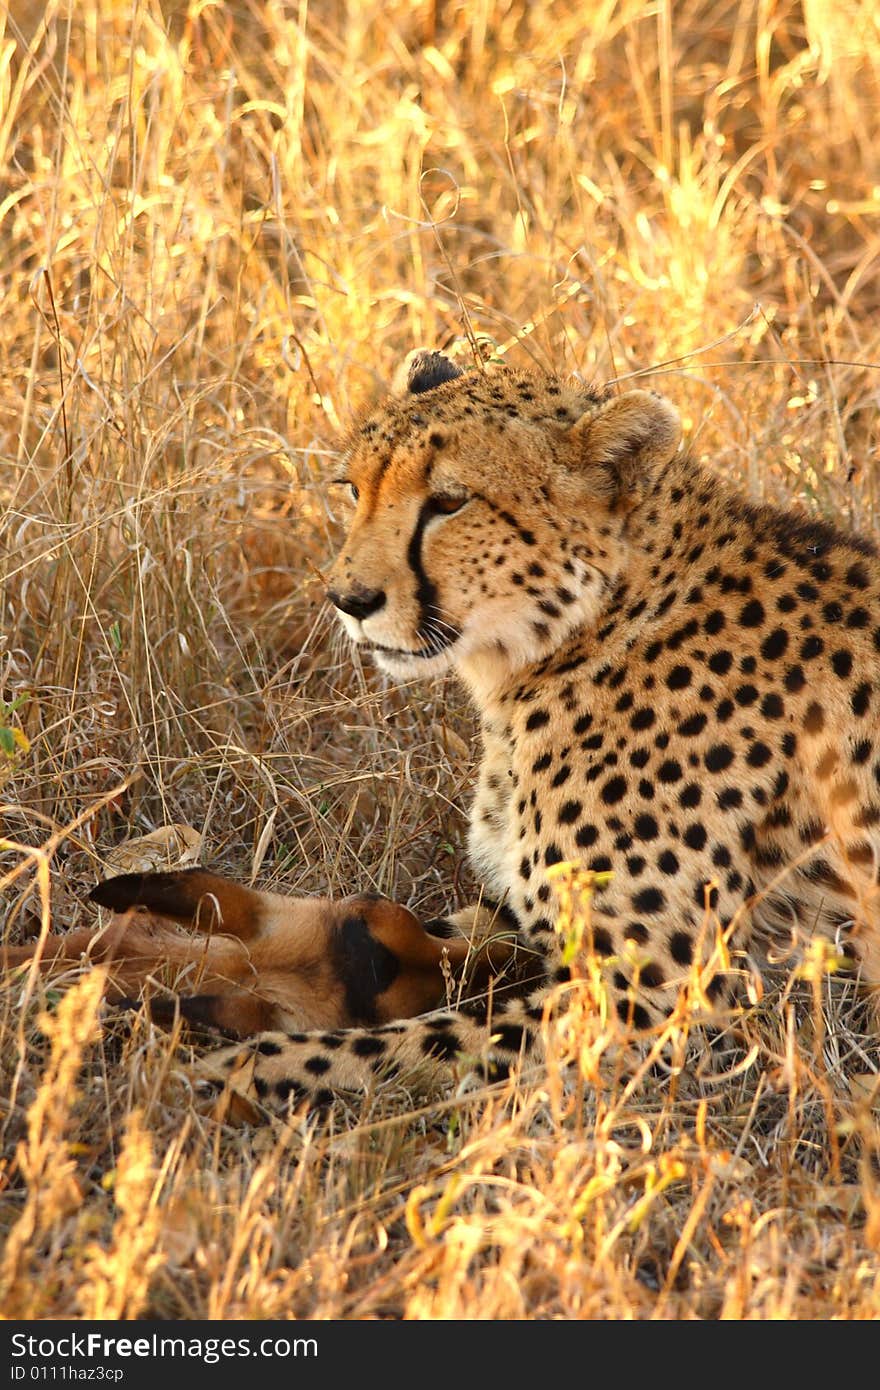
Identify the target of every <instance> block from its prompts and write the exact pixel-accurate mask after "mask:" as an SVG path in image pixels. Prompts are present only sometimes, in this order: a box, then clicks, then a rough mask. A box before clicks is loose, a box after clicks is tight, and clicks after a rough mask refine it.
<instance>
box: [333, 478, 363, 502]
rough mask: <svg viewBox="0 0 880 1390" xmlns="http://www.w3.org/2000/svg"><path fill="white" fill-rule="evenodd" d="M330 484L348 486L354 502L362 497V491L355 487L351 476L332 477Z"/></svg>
mask: <svg viewBox="0 0 880 1390" xmlns="http://www.w3.org/2000/svg"><path fill="white" fill-rule="evenodd" d="M330 486H331V487H347V488H348V495H349V497H350V498H351V500H352V502H356V501H357V500H358V498H359V497H360V493H359V492H358V490H357V488H356V487H355V485H354V483H353V482H352V481H351V479H350V478H331V479H330Z"/></svg>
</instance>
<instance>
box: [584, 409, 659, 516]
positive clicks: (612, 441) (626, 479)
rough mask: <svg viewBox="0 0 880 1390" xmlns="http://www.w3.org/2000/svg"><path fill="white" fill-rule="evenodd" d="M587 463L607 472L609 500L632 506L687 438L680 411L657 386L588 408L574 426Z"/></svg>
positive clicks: (623, 506) (618, 505)
mask: <svg viewBox="0 0 880 1390" xmlns="http://www.w3.org/2000/svg"><path fill="white" fill-rule="evenodd" d="M569 438H570V439H571V441H572V443H574V444H575V445H576V447H577V450H578V454H579V461H580V464H581V466H582V467H583V466H586V467H588V468H590V469H592V468H594V467H598V468H600V469H601V470H602V471H603V473H604V474H605V478H606V479H607V485H606V486H605V487H603V488H602V489H601V491H602V492H603V494H604V493H605V492H606V491H607V494H608V501H609V502H610V503H611V505H612V506H614V507H615V508H617V509H618V510H620V511H630V510H631V509H632V508H633V507H635V506H637V505H638V503H639V502H640V501H641V500H642V498H643V497H644V496H645V494H646V492H647V491H648V489H649V487H650V486H651V484H652V483H653V482H654V479H655V478H656V477H657V474H658V473H659V472H660V470H661V469H662V468H663V467H664V466H665V465H666V464H667V463H668V462H669V460H670V459H671V458H672V456H673V454H674V453H675V452H676V450H677V449H678V446H679V443H680V441H681V420H680V419H679V415H678V411H677V410H676V409H675V407H674V406H673V405H671V404H670V402H669V401H667V400H665V399H664V398H663V397H662V396H655V395H654V393H653V392H651V391H627V392H625V393H624V395H622V396H613V397H611V399H610V400H608V401H605V402H604V403H603V404H602V405H600V406H599V407H598V409H597V410H593V411H588V412H587V413H586V414H584V415H582V416H581V418H580V419H579V420H578V421H577V423H576V424H574V425H573V426H572V428H571V430H570V431H569Z"/></svg>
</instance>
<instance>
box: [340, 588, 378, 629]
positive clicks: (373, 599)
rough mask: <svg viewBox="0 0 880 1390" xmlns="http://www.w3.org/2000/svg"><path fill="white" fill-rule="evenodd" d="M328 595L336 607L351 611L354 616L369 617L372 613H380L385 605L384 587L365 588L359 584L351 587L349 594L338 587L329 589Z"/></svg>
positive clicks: (343, 610)
mask: <svg viewBox="0 0 880 1390" xmlns="http://www.w3.org/2000/svg"><path fill="white" fill-rule="evenodd" d="M327 597H328V599H329V600H330V602H331V603H332V604H333V606H334V608H339V609H341V611H342V612H343V613H350V614H351V616H352V617H353V618H360V619H361V620H362V621H363V619H364V618H369V616H370V614H371V613H378V611H379V609H380V608H382V607H384V605H385V591H384V589H364V588H362V587H360V586H359V585H358V586H356V587H355V588H353V589H351V590H350V591H349V592H348V593H347V594H341V593H340V592H339V590H338V589H328V590H327Z"/></svg>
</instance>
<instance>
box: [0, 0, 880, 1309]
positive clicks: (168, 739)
mask: <svg viewBox="0 0 880 1390" xmlns="http://www.w3.org/2000/svg"><path fill="white" fill-rule="evenodd" d="M878 148H880V21H878V16H877V10H876V6H875V5H874V4H873V3H871V0H834V3H831V0H804V2H803V3H802V4H801V3H795V2H794V0H752V3H750V2H749V0H745V2H744V3H743V2H742V0H712V3H709V0H676V3H675V4H672V2H671V0H655V3H653V4H650V5H647V4H643V3H639V2H637V0H583V2H582V3H580V4H578V3H576V0H557V2H556V3H549V4H546V5H531V4H529V3H527V0H475V2H474V3H471V4H468V5H448V4H447V5H437V4H436V3H434V0H421V2H420V3H414V4H407V3H403V0H357V3H354V0H352V3H343V0H311V3H310V2H309V0H266V2H265V3H257V0H250V2H248V0H235V2H234V3H227V4H220V3H212V0H198V3H197V0H192V2H191V3H190V4H188V5H187V4H185V3H179V4H177V3H171V0H169V3H162V4H160V3H159V0H125V3H121V0H83V3H73V0H67V3H65V0H60V3H55V2H54V0H49V3H48V4H46V5H45V6H43V5H37V4H27V3H13V4H12V6H11V8H10V9H9V10H6V11H4V10H2V9H0V324H2V333H0V508H2V512H0V515H2V531H0V701H2V704H0V802H2V804H0V892H2V894H3V900H4V904H5V906H6V908H7V909H8V912H7V917H8V920H7V928H6V929H7V931H8V933H9V934H10V937H11V938H12V939H16V940H17V939H22V938H26V937H28V936H29V935H34V934H35V933H37V932H38V931H39V930H41V929H43V930H47V929H48V928H49V926H50V925H51V926H52V928H53V929H56V930H57V929H64V928H65V927H67V926H72V925H75V924H76V923H77V922H80V921H82V920H84V912H83V909H82V908H81V907H80V905H79V904H80V900H81V898H82V896H83V894H84V892H85V891H86V890H87V889H88V887H89V886H90V885H91V884H92V883H93V882H94V879H95V877H96V875H97V874H100V873H101V871H102V862H103V859H104V856H105V855H106V854H107V852H108V851H109V850H110V849H111V848H112V847H113V846H114V845H117V844H118V843H119V842H120V841H122V840H123V839H125V838H126V837H127V836H135V835H140V834H144V833H146V832H148V831H151V830H153V829H156V828H158V827H160V826H163V825H167V824H171V823H174V822H186V823H190V824H192V825H195V826H196V827H197V828H198V829H199V830H200V831H203V833H204V842H205V847H206V849H205V855H206V858H207V860H208V861H209V862H211V863H213V864H215V865H218V866H220V867H222V868H224V869H225V870H226V871H227V872H229V873H231V874H233V875H237V876H239V877H241V878H243V879H245V880H249V881H250V880H253V881H257V882H259V883H260V884H263V885H267V886H283V887H285V888H286V889H287V890H289V891H293V892H318V891H327V890H330V891H331V892H334V893H341V892H345V891H351V890H352V889H354V888H368V887H375V888H377V889H379V890H381V891H383V892H386V893H390V894H394V895H395V896H397V897H399V898H401V899H402V900H404V901H407V902H409V903H410V904H411V905H412V906H413V907H414V909H415V910H417V911H424V912H426V913H428V914H429V915H434V914H436V913H437V912H438V911H440V910H442V909H443V908H448V907H449V906H450V904H451V903H452V902H464V901H466V900H467V898H468V896H469V894H470V893H471V891H472V887H473V885H472V884H471V883H470V880H469V876H468V870H467V868H466V865H465V856H464V829H465V810H466V806H467V801H468V794H469V788H470V785H471V778H472V772H473V727H472V723H471V718H470V714H469V712H468V710H467V709H466V707H465V705H464V702H463V698H462V696H461V694H460V692H459V691H458V689H457V688H456V687H455V686H454V685H453V684H451V683H449V684H441V685H436V686H433V687H431V688H419V689H418V690H417V691H416V692H415V693H416V698H415V699H414V700H412V699H410V698H409V696H408V693H407V692H405V691H399V690H394V689H385V688H384V686H383V684H382V683H381V681H380V680H378V679H377V678H376V676H375V674H374V673H372V672H370V671H362V670H361V669H360V668H359V667H357V666H356V665H353V658H352V656H351V654H350V653H349V652H348V651H347V650H346V649H345V647H344V645H343V644H342V643H341V642H340V641H339V640H338V639H337V638H336V637H335V636H334V631H333V628H332V625H331V624H330V621H329V618H328V616H327V613H326V610H325V609H324V608H323V607H322V606H321V579H320V575H321V569H322V566H324V565H325V564H326V561H327V558H328V556H329V555H330V553H331V552H332V550H333V547H334V545H335V544H336V543H337V542H338V539H339V531H338V526H337V523H336V520H335V518H334V514H333V511H332V507H331V504H330V502H329V501H328V500H327V497H326V495H325V491H324V481H325V479H326V477H327V476H328V473H329V472H330V471H331V469H332V464H333V460H334V456H335V453H336V451H337V449H338V441H339V436H340V432H341V431H342V430H344V428H345V425H346V422H347V421H349V420H350V419H351V417H352V415H353V414H354V413H355V412H356V411H357V410H358V409H359V408H360V406H361V405H362V404H363V403H365V402H366V401H368V400H369V399H371V398H372V397H373V396H374V395H375V394H376V393H377V392H378V391H379V389H380V388H381V384H382V383H383V382H384V381H385V380H387V379H388V377H389V375H390V374H391V372H392V370H393V367H394V365H395V363H396V361H397V360H398V359H399V358H400V357H401V356H402V355H403V354H404V353H405V352H406V351H407V350H408V349H409V348H410V347H412V346H413V345H414V344H419V343H429V344H435V345H446V344H449V343H453V342H455V341H456V340H459V341H460V342H462V343H464V344H465V345H466V343H467V340H468V339H471V340H472V339H473V338H474V337H475V336H477V337H481V338H484V339H487V340H488V341H489V342H490V343H491V344H492V345H493V346H494V349H495V350H496V351H498V352H501V353H503V355H504V356H505V357H506V358H507V359H508V360H509V361H511V362H514V363H517V364H520V365H522V364H528V363H534V364H536V365H537V366H539V367H547V366H551V365H552V366H553V367H555V368H556V369H557V370H562V371H578V372H581V373H583V374H584V375H585V376H587V377H590V378H598V379H600V380H603V381H605V380H610V379H613V378H627V377H632V376H633V375H636V374H638V375H644V376H645V379H646V380H647V381H648V383H649V384H650V385H651V386H653V387H655V388H657V389H662V390H663V391H665V392H666V393H668V394H669V395H670V396H672V397H673V398H674V399H675V401H676V402H677V403H678V405H679V406H680V408H681V411H682V414H683V417H684V419H685V422H686V430H687V435H688V437H689V440H690V443H691V446H692V447H693V448H694V449H695V451H696V452H697V453H698V454H699V455H700V456H701V457H705V458H707V459H709V460H711V462H712V463H713V464H714V466H716V467H717V468H719V469H722V470H725V471H728V472H730V473H733V474H736V475H738V476H739V477H740V478H741V480H742V482H743V485H744V486H746V487H747V488H748V489H750V491H751V492H752V494H753V495H755V496H767V497H771V498H777V499H787V498H794V499H796V501H797V502H798V503H800V504H801V505H803V506H805V507H806V508H808V509H809V510H811V511H813V512H816V513H821V514H822V515H826V516H830V517H834V518H839V519H840V520H842V521H843V522H845V523H852V524H854V525H857V526H860V527H863V528H870V527H871V526H872V525H873V523H874V519H875V515H876V509H877V487H878V470H877V467H876V457H877V419H878V414H877V399H878V389H880V375H878V371H877V363H878V360H880V359H878V346H880V343H878V339H880V314H878V307H880V292H878V290H880V285H878V275H880V224H878V214H880V165H878V160H877V153H876V152H877V150H878ZM574 887H576V885H575V886H574ZM572 891H573V890H572ZM567 912H568V916H567V917H566V919H565V921H564V922H563V926H564V927H565V928H566V929H567V930H569V931H571V932H574V933H575V934H576V932H577V927H578V923H579V922H581V921H582V918H583V908H582V905H581V906H579V905H578V903H577V894H576V892H574V896H573V897H571V898H570V901H569V905H568V908H567ZM78 975H79V972H78V971H77V970H71V972H70V976H69V979H68V980H67V981H66V982H62V983H61V984H60V985H59V984H57V983H56V984H53V986H52V987H51V988H46V987H44V986H41V985H40V984H39V983H37V982H34V981H31V980H29V979H28V978H27V977H24V978H16V979H14V980H12V981H9V982H7V984H6V986H5V988H4V990H3V994H2V997H0V1026H2V1030H3V1037H2V1050H0V1058H2V1062H0V1065H2V1072H3V1096H4V1102H3V1106H2V1113H0V1123H2V1132H3V1167H2V1189H0V1228H2V1231H3V1236H4V1251H3V1254H2V1259H0V1288H2V1308H0V1311H2V1312H3V1313H5V1314H6V1315H7V1316H17V1317H29V1318H47V1317H100V1316H107V1317H135V1316H150V1317H154V1318H170V1317H178V1318H192V1317H211V1318H226V1317H229V1318H232V1317H235V1318H242V1317H254V1316H262V1317H283V1316H300V1317H307V1316H311V1317H349V1318H351V1317H379V1316H382V1317H386V1316H395V1317H396V1316H406V1317H431V1318H437V1317H471V1318H472V1317H478V1318H514V1317H565V1318H588V1317H615V1318H618V1317H620V1318H623V1317H651V1316H656V1317H707V1318H715V1317H727V1318H762V1317H791V1318H797V1317H816V1316H818V1317H824V1316H835V1317H868V1316H876V1315H877V1314H878V1313H880V1283H878V1269H880V1266H878V1247H880V1176H878V1172H880V1170H878V1165H877V1116H876V1104H877V1102H876V1096H877V1086H876V1079H877V1072H878V1053H877V1046H876V1038H874V1037H872V1036H870V1034H869V1033H868V1032H866V1028H865V1020H864V1018H863V1016H862V1014H861V1013H860V1010H859V1006H858V1002H857V1000H856V999H855V998H854V992H853V990H852V988H851V987H850V986H848V985H846V984H843V983H841V982H840V981H838V980H837V979H835V978H834V977H833V976H832V975H830V974H829V973H828V972H827V971H826V970H825V968H824V965H823V962H822V960H821V959H819V958H818V957H817V958H816V959H815V960H814V961H812V962H808V963H807V966H806V968H804V969H802V970H801V971H800V972H799V973H798V972H795V971H792V970H791V968H790V965H786V963H784V962H783V963H782V964H781V965H780V966H779V969H778V978H776V979H775V980H773V981H772V982H771V985H772V988H771V989H770V990H769V991H768V994H767V996H766V997H765V999H763V1000H760V999H756V1000H755V1001H754V1002H753V1004H752V1005H751V1006H749V1007H748V1008H746V1009H745V1010H744V1011H743V1013H742V1014H741V1015H740V1016H739V1017H737V1018H735V1019H734V1020H732V1021H731V1022H730V1024H729V1026H728V1027H727V1029H726V1031H725V1033H724V1036H723V1037H722V1038H721V1040H720V1042H719V1043H718V1044H717V1046H716V1047H715V1048H714V1049H713V1050H712V1051H711V1053H709V1052H707V1049H706V1043H705V1039H704V1038H701V1036H700V1035H699V1033H696V1032H695V1033H693V1034H691V1032H690V1028H689V1023H688V1018H687V1013H686V1012H685V1013H684V1014H683V1015H682V1017H681V1018H680V1020H679V1021H678V1023H677V1025H676V1030H675V1036H674V1038H673V1044H674V1046H673V1049H672V1062H671V1063H670V1062H668V1061H667V1062H661V1061H657V1062H656V1064H654V1065H650V1064H645V1063H644V1061H642V1062H638V1061H637V1062H636V1064H635V1067H634V1068H633V1067H632V1066H626V1065H624V1062H623V1061H621V1060H620V1059H615V1057H614V1055H613V1054H612V1053H611V1051H610V1049H609V1038H608V1036H607V1035H606V1034H605V1033H604V1031H603V1029H602V1026H601V1015H600V1013H598V1012H597V1010H596V1008H595V1007H594V1004H595V992H596V982H595V980H594V979H593V978H592V976H591V974H590V971H589V968H588V966H585V967H578V968H576V969H575V972H574V977H573V981H572V984H571V985H570V986H568V987H566V988H564V989H563V990H562V991H561V992H560V994H561V997H560V1000H559V1007H558V1010H557V1011H555V1012H554V1015H553V1018H552V1019H550V1020H548V1049H549V1058H550V1060H549V1064H548V1068H547V1071H546V1074H544V1075H541V1076H538V1077H537V1078H536V1077H528V1076H524V1077H522V1078H520V1079H514V1080H512V1081H510V1082H508V1083H505V1084H504V1085H501V1086H495V1087H489V1088H486V1087H482V1086H480V1085H478V1084H477V1082H476V1080H475V1079H474V1078H473V1077H468V1075H467V1068H466V1066H463V1068H462V1075H461V1077H460V1084H459V1085H458V1087H457V1089H455V1091H454V1092H453V1093H452V1094H445V1095H441V1096H439V1097H437V1096H431V1095H428V1096H425V1095H423V1094H418V1093H415V1092H413V1093H410V1092H408V1091H407V1090H405V1089H404V1088H403V1087H402V1085H400V1084H399V1083H395V1084H391V1083H388V1084H385V1085H382V1086H378V1087H377V1089H376V1092H375V1094H373V1095H371V1096H369V1097H367V1098H366V1099H365V1100H364V1101H363V1102H356V1101H353V1102H352V1104H351V1106H350V1107H348V1106H347V1105H345V1104H344V1103H340V1105H339V1106H338V1107H337V1109H336V1112H335V1113H334V1115H333V1117H332V1121H331V1123H330V1126H329V1128H328V1127H323V1126H317V1125H316V1124H315V1123H314V1122H309V1121H307V1120H298V1121H296V1122H294V1123H292V1124H288V1125H285V1124H281V1123H280V1122H279V1123H277V1124H276V1125H272V1124H268V1125H266V1126H265V1127H264V1128H262V1129H252V1128H247V1127H244V1128H242V1127H234V1126H229V1125H226V1124H225V1123H223V1122H221V1121H220V1120H219V1119H217V1118H214V1117H212V1116H211V1114H210V1112H209V1111H208V1110H206V1107H205V1105H204V1104H203V1103H202V1101H201V1098H200V1097H199V1096H197V1095H195V1094H194V1093H193V1091H192V1088H191V1082H190V1073H189V1072H188V1070H187V1067H186V1053H185V1051H181V1050H180V1048H178V1047H177V1046H176V1044H177V1041H178V1040H177V1039H176V1038H169V1037H167V1036H166V1035H163V1034H159V1033H157V1032H155V1031H153V1030H152V1029H150V1028H149V1027H148V1026H147V1025H145V1024H144V1023H143V1022H142V1021H139V1020H137V1019H135V1021H134V1023H133V1024H130V1025H128V1024H126V1025H125V1026H123V1024H121V1023H120V1022H119V1021H118V1020H117V1019H115V1018H114V1017H112V1016H110V1015H107V1014H106V1013H103V1012H102V1006H101V1004H100V997H99V985H100V980H99V979H98V978H97V977H94V976H93V977H89V976H88V974H86V975H85V976H84V977H83V978H82V980H81V981H80V982H79V983H77V979H78ZM564 1005H565V1006H567V1007H565V1008H564V1007H563V1006H564Z"/></svg>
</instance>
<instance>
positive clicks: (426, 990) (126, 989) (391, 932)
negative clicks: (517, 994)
mask: <svg viewBox="0 0 880 1390" xmlns="http://www.w3.org/2000/svg"><path fill="white" fill-rule="evenodd" d="M91 897H92V899H93V901H95V902H96V903H98V904H99V906H101V907H104V908H109V909H110V910H111V911H112V913H113V916H112V917H111V919H110V922H109V923H108V924H107V926H105V927H103V928H101V929H98V930H94V929H92V930H89V929H82V930H77V931H73V932H68V933H66V934H64V935H53V936H49V937H48V938H47V939H46V940H45V941H44V943H43V946H42V949H39V948H38V944H37V943H34V944H33V945H30V946H20V947H6V948H5V949H4V950H3V953H2V957H0V959H2V963H3V965H4V967H5V968H6V969H10V968H13V967H16V966H21V965H24V964H28V963H30V962H31V961H33V960H34V959H35V958H36V959H38V964H39V968H40V970H41V971H43V972H49V973H52V972H54V973H57V972H59V971H60V970H64V969H69V967H70V965H71V964H73V963H75V962H77V961H80V960H82V959H83V958H84V957H85V958H87V959H88V961H89V962H91V963H92V964H95V965H99V964H100V965H106V966H108V968H109V984H108V995H109V997H110V999H111V1000H114V1001H120V1000H122V999H123V998H128V997H130V996H133V995H138V994H139V993H140V992H141V990H142V989H143V988H144V986H145V985H146V984H147V982H148V981H149V982H150V983H151V984H152V986H153V987H154V990H155V988H156V986H157V985H159V984H160V983H162V982H164V983H165V984H166V985H173V986H174V993H170V992H169V993H161V992H160V993H155V992H154V993H153V994H152V997H151V998H150V1002H149V1008H150V1013H151V1015H152V1016H153V1018H154V1019H156V1021H157V1022H160V1023H170V1022H172V1021H173V1020H174V1018H175V1017H176V1016H177V1015H178V1014H179V1016H180V1017H181V1018H183V1019H184V1020H185V1021H186V1022H188V1023H190V1024H192V1025H194V1026H198V1027H207V1028H215V1029H218V1030H219V1031H221V1032H224V1033H228V1034H230V1035H232V1036H234V1037H248V1036H250V1035H251V1034H252V1033H255V1032H260V1031H263V1030H267V1029H276V1028H288V1029H296V1030H306V1029H327V1028H348V1027H354V1026H357V1025H363V1024H381V1023H386V1022H389V1021H390V1020H392V1019H396V1018H408V1017H411V1016H413V1015H416V1014H420V1013H424V1012H425V1011H426V1010H427V1009H431V1008H434V1007H436V1006H437V1005H438V1004H439V1003H441V1002H443V1000H444V998H445V981H446V980H447V979H448V980H450V981H451V980H452V978H453V976H454V975H456V974H457V975H458V976H459V977H460V978H462V979H463V977H464V975H465V974H467V977H468V981H469V984H470V987H471V988H472V989H473V988H477V987H479V986H480V984H481V983H482V984H485V983H486V981H487V979H488V974H489V972H490V971H491V969H492V968H493V967H494V968H495V969H497V968H499V967H500V966H501V965H502V964H503V963H504V961H505V960H506V959H508V958H509V956H510V954H511V948H510V945H509V944H505V943H504V941H503V940H501V939H499V938H498V937H497V936H496V938H495V939H494V940H493V941H492V942H491V943H489V942H486V941H485V940H483V941H479V942H477V943H473V942H472V940H471V939H470V938H469V937H467V936H465V935H464V934H463V933H462V931H460V930H457V929H456V928H455V927H454V926H453V925H451V924H448V923H439V922H438V923H435V924H434V926H435V930H436V931H437V932H442V935H434V934H432V933H431V932H430V931H429V930H426V929H425V927H423V926H422V925H421V924H420V923H419V921H418V919H417V918H416V917H415V916H414V915H413V913H411V912H410V911H409V910H408V909H407V908H405V907H402V906H400V905H399V904H397V903H392V902H389V901H388V900H387V899H384V898H381V897H378V896H377V895H370V894H360V895H355V896H353V897H349V898H343V899H341V900H340V901H337V902H330V901H329V900H328V899H326V898H308V899H293V898H290V897H284V896H283V895H281V894H277V893H265V892H258V891H256V890H254V889H250V888H246V887H243V886H242V885H240V884H236V883H233V882H230V880H228V879H225V878H222V877H220V876H219V875H217V874H213V873H208V872H206V871H205V870H203V869H188V870H182V871H178V872H172V873H167V874H149V875H143V874H123V875H121V876H119V877H118V878H112V879H107V880H106V881H105V882H103V883H100V884H99V885H98V886H97V888H95V889H94V891H93V892H92V894H91ZM466 916H467V914H466ZM470 916H471V919H472V920H473V914H470ZM488 920H490V914H488V913H483V915H482V918H481V924H482V923H483V922H484V921H488ZM181 928H184V929H185V930H181Z"/></svg>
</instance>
